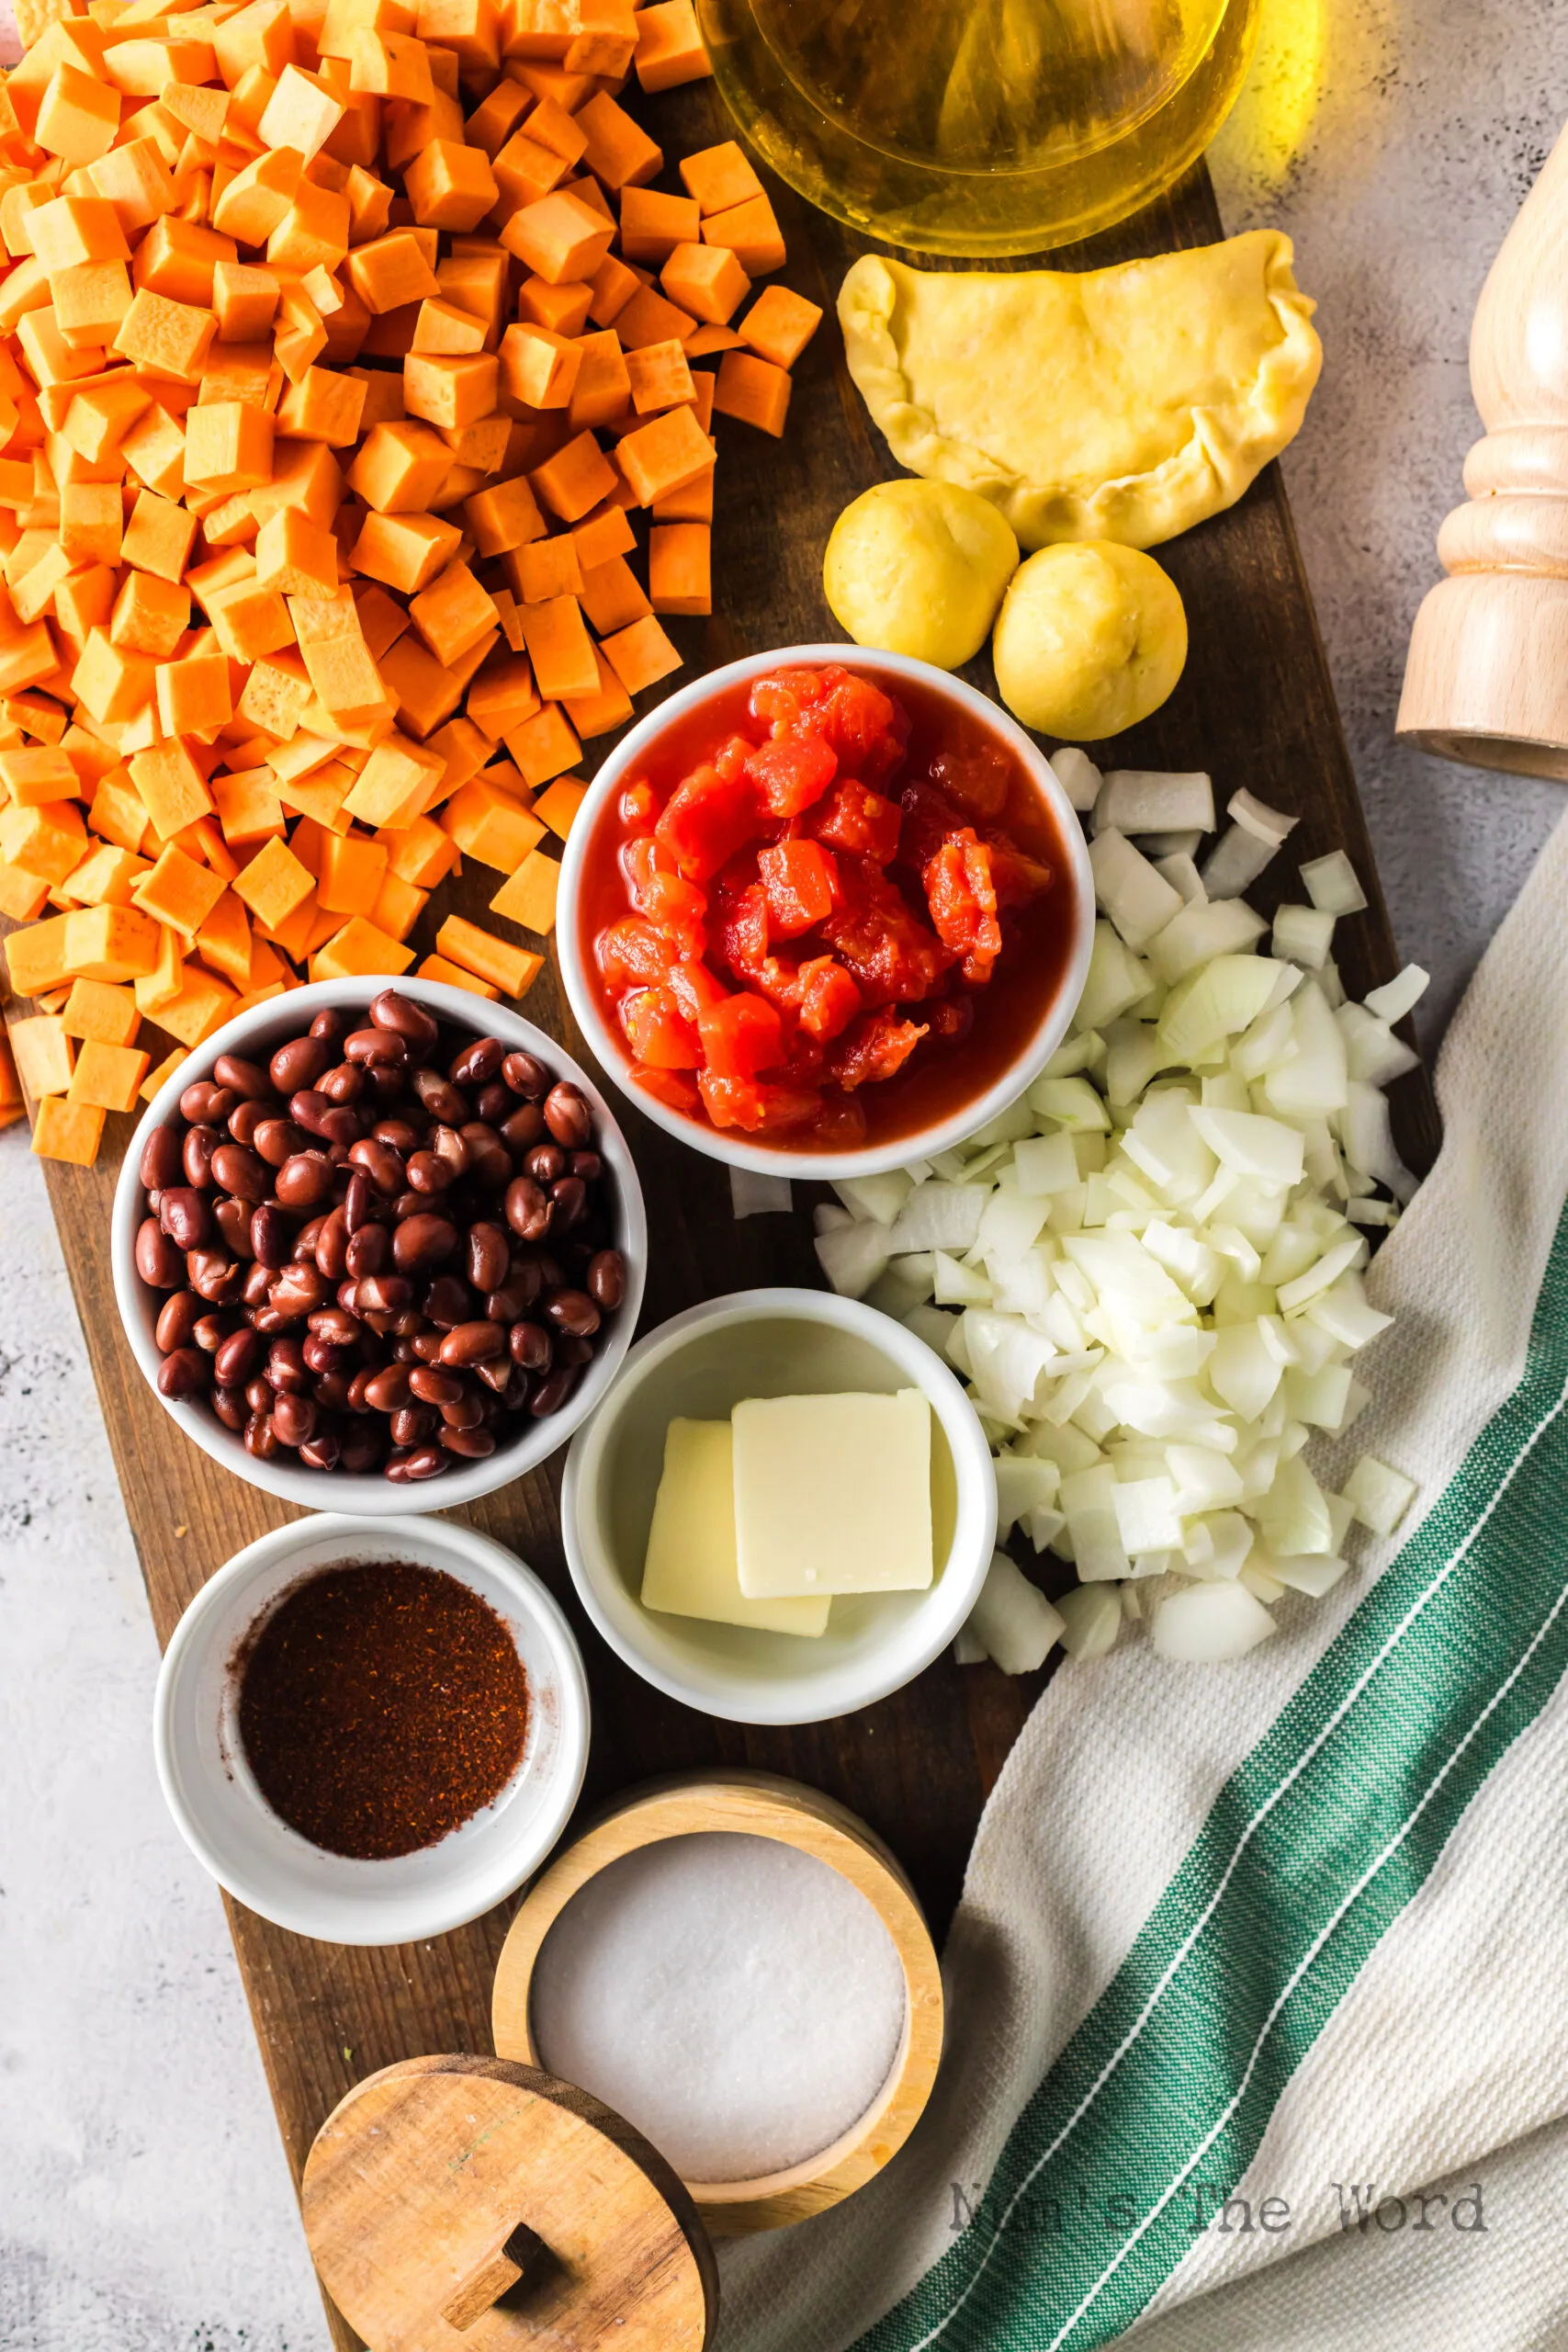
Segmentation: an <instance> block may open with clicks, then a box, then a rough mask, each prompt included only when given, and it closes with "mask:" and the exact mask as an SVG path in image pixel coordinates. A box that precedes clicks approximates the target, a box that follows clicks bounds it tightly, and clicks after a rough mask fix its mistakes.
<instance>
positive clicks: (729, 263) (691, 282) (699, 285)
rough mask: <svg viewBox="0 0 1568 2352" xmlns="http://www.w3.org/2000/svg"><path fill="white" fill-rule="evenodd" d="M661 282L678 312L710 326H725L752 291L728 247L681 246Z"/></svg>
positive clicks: (667, 265) (666, 263)
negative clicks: (686, 313)
mask: <svg viewBox="0 0 1568 2352" xmlns="http://www.w3.org/2000/svg"><path fill="white" fill-rule="evenodd" d="M659 282H660V286H662V287H663V288H664V291H665V292H666V294H668V296H669V297H670V300H671V302H673V303H674V304H675V305H676V306H677V308H678V309H680V310H682V311H689V312H690V314H691V316H692V317H693V318H694V319H701V320H703V321H704V322H705V323H707V324H708V325H710V326H723V325H725V324H726V322H728V320H729V319H731V318H732V317H733V316H734V314H735V312H736V311H738V310H739V307H740V305H741V303H742V302H743V301H744V300H745V299H746V297H747V295H748V294H749V293H750V290H751V281H750V278H749V277H747V275H746V272H745V271H744V270H743V269H742V268H741V266H740V264H739V261H738V260H737V259H736V257H735V255H734V254H732V253H731V252H730V250H729V248H728V245H703V244H681V245H677V246H676V247H675V250H674V251H673V253H672V254H671V255H670V257H669V259H668V260H667V261H666V262H665V265H664V266H663V268H662V269H661V270H660V274H659Z"/></svg>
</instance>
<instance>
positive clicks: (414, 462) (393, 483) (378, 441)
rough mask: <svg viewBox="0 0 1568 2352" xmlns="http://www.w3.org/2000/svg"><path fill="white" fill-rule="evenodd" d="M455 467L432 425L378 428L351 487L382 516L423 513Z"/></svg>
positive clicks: (367, 443)
mask: <svg viewBox="0 0 1568 2352" xmlns="http://www.w3.org/2000/svg"><path fill="white" fill-rule="evenodd" d="M451 465H452V455H451V451H450V450H449V449H448V448H447V447H446V443H445V442H444V441H443V440H442V439H441V437H440V435H438V434H436V433H433V432H432V431H431V429H430V427H429V426H428V425H425V424H376V425H372V427H371V428H370V431H369V433H368V434H367V435H366V437H365V441H364V443H363V445H362V447H361V448H360V451H359V455H358V456H357V457H356V458H355V461H354V463H353V465H352V466H351V467H350V469H349V474H348V482H349V488H350V489H351V490H353V491H355V492H356V493H357V494H358V496H359V497H361V498H363V499H364V501H365V503H366V504H367V506H373V507H375V509H376V510H377V512H378V514H383V515H392V514H423V513H426V512H428V510H429V507H430V503H431V500H432V499H433V498H434V497H435V496H436V494H437V493H438V492H439V491H440V489H441V486H442V483H443V482H444V481H446V476H447V474H448V473H449V471H450V470H451Z"/></svg>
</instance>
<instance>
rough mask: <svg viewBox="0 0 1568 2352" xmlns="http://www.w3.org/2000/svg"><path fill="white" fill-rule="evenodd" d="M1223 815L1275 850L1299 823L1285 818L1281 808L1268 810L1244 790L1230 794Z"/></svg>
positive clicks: (1260, 801)
mask: <svg viewBox="0 0 1568 2352" xmlns="http://www.w3.org/2000/svg"><path fill="white" fill-rule="evenodd" d="M1225 814H1226V816H1227V817H1230V818H1234V820H1235V822H1236V823H1237V824H1238V825H1244V826H1245V827H1246V828H1247V831H1248V832H1249V833H1256V834H1257V835H1258V838H1259V840H1260V841H1270V842H1273V843H1274V844H1275V846H1276V848H1277V847H1278V846H1279V844H1280V842H1282V841H1283V840H1284V839H1285V837H1286V835H1287V834H1288V833H1293V832H1294V831H1295V829H1296V827H1297V825H1298V824H1299V823H1300V822H1301V820H1300V819H1299V818H1297V817H1287V816H1286V814H1285V812H1284V810H1283V809H1270V808H1269V806H1268V805H1267V803H1266V802H1264V801H1262V800H1258V799H1257V798H1255V797H1254V796H1253V795H1252V794H1251V793H1250V792H1247V791H1246V790H1243V791H1240V792H1233V793H1232V794H1231V797H1230V798H1229V799H1228V800H1227V801H1226V803H1225Z"/></svg>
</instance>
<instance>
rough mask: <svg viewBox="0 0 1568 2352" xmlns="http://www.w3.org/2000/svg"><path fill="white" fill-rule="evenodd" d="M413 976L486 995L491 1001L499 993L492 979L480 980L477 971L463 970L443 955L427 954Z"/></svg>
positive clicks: (473, 993) (450, 987) (472, 994)
mask: <svg viewBox="0 0 1568 2352" xmlns="http://www.w3.org/2000/svg"><path fill="white" fill-rule="evenodd" d="M415 978H418V979H422V980H435V981H438V982H439V983H440V984H441V986H442V987H444V988H448V989H468V992H469V994H470V995H471V996H482V997H488V998H489V999H490V1000H491V1002H492V1003H493V1001H495V999H496V998H497V997H499V996H500V994H501V990H500V989H498V988H497V987H496V985H495V983H494V981H493V980H481V979H480V978H479V976H478V974H477V973H474V972H465V971H464V969H463V967H462V966H461V965H460V964H454V963H451V962H450V961H449V960H448V959H447V957H446V956H426V957H425V959H424V961H423V964H422V965H421V966H420V967H419V969H418V971H417V973H416V974H415Z"/></svg>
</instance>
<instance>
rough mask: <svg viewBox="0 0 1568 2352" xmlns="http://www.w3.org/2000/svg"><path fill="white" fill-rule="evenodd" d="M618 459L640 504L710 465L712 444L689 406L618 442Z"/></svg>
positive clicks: (656, 419) (677, 409)
mask: <svg viewBox="0 0 1568 2352" xmlns="http://www.w3.org/2000/svg"><path fill="white" fill-rule="evenodd" d="M730 356H734V355H733V354H731V355H730ZM755 364H756V365H758V366H761V365H763V364H765V363H763V362H761V361H758V362H756V363H755ZM786 380H787V379H786ZM615 460H616V463H617V464H618V465H619V466H620V468H621V470H622V472H623V473H624V474H625V476H626V480H627V481H628V482H629V483H630V484H631V487H632V491H633V492H634V494H635V496H636V498H637V503H638V504H639V505H644V506H646V505H649V504H650V503H652V501H653V500H654V499H655V498H658V497H660V496H662V494H663V493H664V492H666V491H667V490H673V489H674V488H675V487H676V486H677V484H678V483H681V482H683V481H690V480H691V478H692V476H693V475H694V474H695V473H701V472H702V471H703V470H704V469H705V468H706V467H708V466H710V465H711V464H712V463H713V444H712V443H711V442H710V441H709V439H708V437H707V435H706V434H705V432H704V431H703V429H702V427H701V425H700V424H698V423H697V421H696V418H695V417H694V415H693V413H692V412H691V410H690V409H689V408H674V409H670V410H668V411H667V412H666V413H665V414H664V415H662V416H657V417H655V418H654V420H653V422H652V423H651V424H643V425H639V426H638V427H637V431H636V432H635V433H628V434H627V435H626V436H625V437H624V439H622V440H620V441H618V442H617V443H616V444H615Z"/></svg>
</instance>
